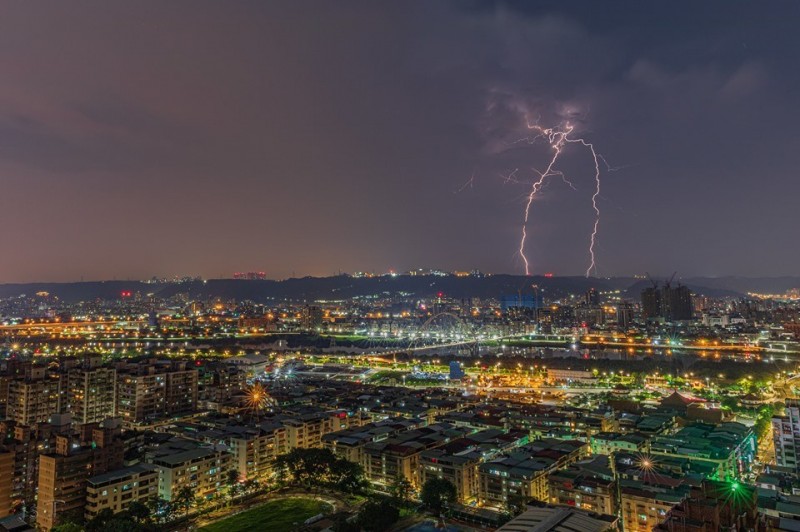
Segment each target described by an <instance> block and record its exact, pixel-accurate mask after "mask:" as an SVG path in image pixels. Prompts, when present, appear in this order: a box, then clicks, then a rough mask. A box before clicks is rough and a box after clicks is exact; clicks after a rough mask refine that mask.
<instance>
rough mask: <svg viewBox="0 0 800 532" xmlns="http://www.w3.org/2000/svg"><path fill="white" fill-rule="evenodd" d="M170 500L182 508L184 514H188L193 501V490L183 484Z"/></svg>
mask: <svg viewBox="0 0 800 532" xmlns="http://www.w3.org/2000/svg"><path fill="white" fill-rule="evenodd" d="M172 502H173V503H174V504H175V506H177V507H178V508H183V513H184V514H188V513H189V510H191V508H192V504H193V503H194V491H192V488H190V487H189V486H184V487H182V488H181V489H180V491H178V493H177V494H176V495H175V498H174V499H173V501H172Z"/></svg>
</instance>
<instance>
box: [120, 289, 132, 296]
mask: <svg viewBox="0 0 800 532" xmlns="http://www.w3.org/2000/svg"><path fill="white" fill-rule="evenodd" d="M121 296H122V297H131V291H130V290H123V291H122V294H121Z"/></svg>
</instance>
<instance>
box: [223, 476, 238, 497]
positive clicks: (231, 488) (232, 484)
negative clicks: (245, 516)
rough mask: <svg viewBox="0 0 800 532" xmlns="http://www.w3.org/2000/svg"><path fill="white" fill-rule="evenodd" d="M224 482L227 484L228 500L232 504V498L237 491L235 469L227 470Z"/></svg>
mask: <svg viewBox="0 0 800 532" xmlns="http://www.w3.org/2000/svg"><path fill="white" fill-rule="evenodd" d="M225 483H226V484H227V486H228V502H229V504H233V499H234V498H235V497H236V494H237V493H238V491H239V472H238V471H237V470H235V469H231V470H230V471H228V473H227V475H226V477H225Z"/></svg>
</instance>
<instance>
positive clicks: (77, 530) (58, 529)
mask: <svg viewBox="0 0 800 532" xmlns="http://www.w3.org/2000/svg"><path fill="white" fill-rule="evenodd" d="M50 532H83V526H81V525H79V524H78V523H72V522H70V523H62V524H60V525H56V526H54V527H53V528H51V529H50Z"/></svg>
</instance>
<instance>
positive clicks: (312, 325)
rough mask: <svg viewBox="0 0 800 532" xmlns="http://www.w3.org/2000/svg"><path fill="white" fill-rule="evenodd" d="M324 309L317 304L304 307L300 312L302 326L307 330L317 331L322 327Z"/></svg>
mask: <svg viewBox="0 0 800 532" xmlns="http://www.w3.org/2000/svg"><path fill="white" fill-rule="evenodd" d="M322 317H323V312H322V309H321V308H319V307H317V306H313V305H312V306H306V307H303V311H302V312H301V313H300V326H301V327H302V328H303V329H305V330H307V331H316V330H318V329H319V328H320V327H322Z"/></svg>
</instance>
